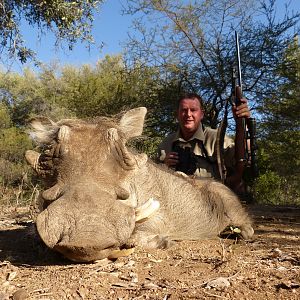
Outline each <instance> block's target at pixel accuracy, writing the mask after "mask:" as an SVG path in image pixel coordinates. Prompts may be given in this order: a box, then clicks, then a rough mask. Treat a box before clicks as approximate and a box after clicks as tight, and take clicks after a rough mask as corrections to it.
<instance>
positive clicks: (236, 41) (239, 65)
mask: <svg viewBox="0 0 300 300" xmlns="http://www.w3.org/2000/svg"><path fill="white" fill-rule="evenodd" d="M235 47H236V60H237V72H238V78H237V79H238V85H239V87H240V89H241V94H242V90H243V89H242V72H241V57H240V43H239V34H238V33H237V31H235Z"/></svg>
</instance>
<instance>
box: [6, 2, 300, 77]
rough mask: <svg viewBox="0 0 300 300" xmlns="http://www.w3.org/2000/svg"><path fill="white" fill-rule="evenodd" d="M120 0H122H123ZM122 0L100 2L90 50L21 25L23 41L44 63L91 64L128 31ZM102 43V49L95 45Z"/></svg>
mask: <svg viewBox="0 0 300 300" xmlns="http://www.w3.org/2000/svg"><path fill="white" fill-rule="evenodd" d="M123 2H124V0H123ZM277 2H278V5H279V6H278V12H279V13H280V12H283V10H284V4H285V3H288V2H291V6H290V7H291V9H293V10H294V11H300V0H277ZM121 12H122V0H107V1H106V2H105V3H104V4H102V6H101V8H100V12H99V13H97V14H96V15H95V22H94V25H93V36H94V39H95V42H96V45H95V46H92V47H91V49H90V50H88V49H87V48H86V45H84V44H80V43H79V44H78V45H76V46H75V47H74V49H73V51H69V50H67V49H65V50H62V49H61V48H59V49H55V46H54V42H55V40H54V37H53V35H51V34H47V35H45V36H42V37H41V39H40V40H39V39H38V37H37V35H36V33H35V32H34V29H32V28H31V27H29V26H28V27H27V26H25V27H24V38H25V40H26V42H27V45H28V46H29V47H31V48H32V49H33V50H34V51H36V52H37V53H38V58H39V59H40V60H41V61H42V62H44V63H46V64H48V63H50V62H52V61H59V62H60V63H61V64H62V65H64V64H72V65H76V66H80V65H82V64H95V63H96V62H97V61H98V60H99V59H101V58H103V57H105V55H107V54H110V55H112V54H117V53H120V52H121V51H122V43H124V42H125V40H126V38H127V33H128V31H130V26H131V21H132V18H131V17H130V16H124V15H122V13H121ZM101 43H104V46H103V48H102V49H99V48H98V47H97V45H100V44H101ZM23 67H24V65H22V64H21V63H18V62H14V63H12V64H11V65H10V66H8V68H10V69H11V70H13V71H17V72H21V71H22V68H23Z"/></svg>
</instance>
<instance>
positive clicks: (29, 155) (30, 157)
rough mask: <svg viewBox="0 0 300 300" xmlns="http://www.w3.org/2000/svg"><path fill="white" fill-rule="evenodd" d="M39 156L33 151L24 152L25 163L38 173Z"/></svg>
mask: <svg viewBox="0 0 300 300" xmlns="http://www.w3.org/2000/svg"><path fill="white" fill-rule="evenodd" d="M40 156H41V154H40V153H38V152H36V151H33V150H27V151H26V152H25V158H26V160H27V162H28V163H29V164H30V166H31V167H32V168H33V169H34V170H35V171H36V172H38V163H39V157H40Z"/></svg>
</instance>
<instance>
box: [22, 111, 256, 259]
mask: <svg viewBox="0 0 300 300" xmlns="http://www.w3.org/2000/svg"><path fill="white" fill-rule="evenodd" d="M146 111H147V110H146V108H143V107H141V108H136V109H132V110H130V111H128V112H127V113H125V114H124V115H123V116H122V117H121V119H120V120H119V121H116V120H115V119H109V118H99V119H97V120H93V121H82V120H61V121H59V122H58V123H54V122H52V121H51V120H46V119H41V118H37V119H34V120H33V121H32V122H31V125H32V127H33V128H34V131H33V132H32V133H31V134H32V135H33V137H34V138H35V140H36V141H37V142H38V143H40V144H42V145H51V147H52V148H55V151H53V152H55V153H56V155H55V159H54V158H53V161H54V167H53V168H54V173H55V174H56V175H55V181H56V183H55V184H54V185H53V186H51V187H50V188H49V189H47V190H45V191H44V192H43V193H42V198H43V200H44V201H46V203H47V207H46V208H45V209H44V210H43V211H42V212H41V213H40V214H39V215H38V216H37V219H36V226H37V230H38V233H39V235H40V237H41V238H42V240H43V241H44V242H45V244H46V245H47V246H48V247H50V248H53V249H54V250H57V251H59V252H61V253H62V254H63V255H65V256H66V257H67V258H69V259H71V260H75V261H93V260H96V259H101V258H105V257H110V256H113V254H114V253H115V251H116V249H123V248H125V249H126V248H129V247H133V246H137V245H139V246H142V247H151V248H165V247H168V245H170V243H172V242H173V241H177V240H199V239H204V238H208V237H213V236H217V235H218V234H219V233H220V232H222V231H223V230H224V228H226V227H227V226H229V225H235V226H237V227H238V228H239V229H240V230H241V234H242V236H243V237H244V238H245V239H248V238H250V237H251V236H252V235H253V229H252V226H251V220H250V218H249V216H248V214H247V213H246V211H245V210H244V208H243V207H242V205H241V204H240V202H239V199H238V198H237V196H236V195H235V194H234V193H233V192H231V190H230V189H228V188H227V187H226V186H224V185H223V184H221V183H219V182H216V181H213V180H199V181H198V180H197V181H194V180H191V179H188V178H183V177H182V176H178V175H176V174H175V173H172V172H171V171H170V170H168V169H167V168H165V167H161V166H158V165H156V164H155V163H153V162H151V161H149V159H148V157H147V155H146V154H140V153H134V152H132V151H131V150H129V149H128V148H127V147H126V142H127V141H128V140H129V139H131V138H134V137H137V136H139V135H141V133H142V130H143V124H144V118H145V114H146ZM26 158H27V161H28V162H29V163H30V164H31V165H32V166H33V167H34V168H35V169H36V170H37V171H38V172H39V170H38V153H37V152H34V151H31V150H29V151H27V152H26Z"/></svg>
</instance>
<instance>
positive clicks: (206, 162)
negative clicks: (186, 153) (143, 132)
mask: <svg viewBox="0 0 300 300" xmlns="http://www.w3.org/2000/svg"><path fill="white" fill-rule="evenodd" d="M216 141H217V130H216V129H212V128H209V127H205V128H204V130H203V129H202V126H201V124H200V126H199V128H198V130H197V131H196V132H195V134H194V135H193V136H192V137H191V138H190V139H189V140H187V141H186V140H184V139H183V138H182V136H181V134H180V131H179V130H178V131H177V132H174V133H171V134H170V135H168V136H167V137H166V138H165V139H164V140H163V141H162V143H161V144H160V145H159V146H158V156H159V160H160V161H161V162H162V161H163V160H164V158H165V155H166V154H168V153H169V152H172V148H173V146H174V143H175V142H177V143H176V144H177V145H178V146H179V147H182V148H185V147H190V148H194V149H193V153H194V154H195V155H196V156H198V157H202V158H203V159H200V160H198V163H197V169H196V171H195V173H194V175H196V176H199V177H214V178H220V176H219V171H218V164H217V151H216V149H217V144H216ZM201 143H202V146H201ZM203 146H204V149H203ZM173 151H174V150H173ZM234 156H235V149H234V141H233V140H232V139H231V138H230V137H228V136H225V138H224V162H225V166H226V169H227V171H228V172H230V170H233V169H234V165H235V159H234Z"/></svg>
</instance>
